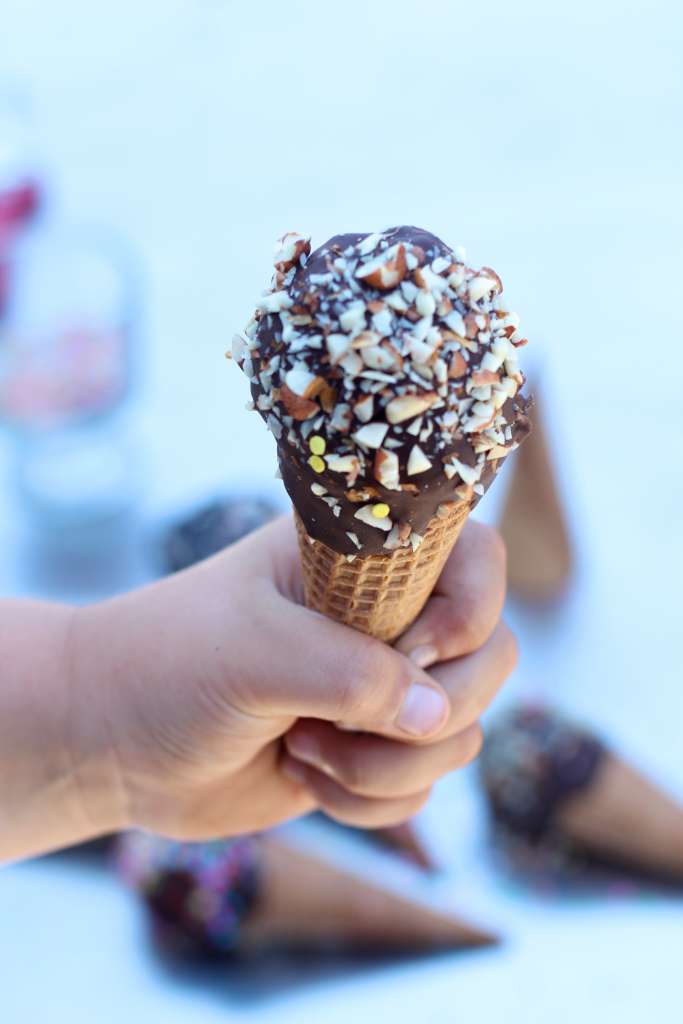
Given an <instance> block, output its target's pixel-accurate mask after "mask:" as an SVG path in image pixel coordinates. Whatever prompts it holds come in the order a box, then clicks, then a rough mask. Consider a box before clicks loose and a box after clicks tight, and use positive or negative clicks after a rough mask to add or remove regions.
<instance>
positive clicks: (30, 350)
mask: <svg viewBox="0 0 683 1024" xmlns="http://www.w3.org/2000/svg"><path fill="white" fill-rule="evenodd" d="M124 351H125V341H124V339H123V337H122V336H121V334H120V333H117V332H116V331H114V330H109V331H106V330H101V329H99V328H98V327H96V326H93V325H90V324H87V323H85V324H83V325H80V326H79V325H77V324H74V325H73V326H65V327H63V328H60V329H58V331H57V332H56V333H55V335H54V336H53V337H52V338H45V339H37V343H36V344H25V339H22V340H21V341H15V340H14V339H13V338H12V337H11V336H10V338H9V340H8V342H7V344H6V346H5V351H4V360H5V361H6V362H7V363H9V364H11V365H12V369H11V372H9V373H8V374H7V375H6V376H5V377H4V378H2V379H0V410H1V411H2V415H3V417H4V418H6V419H8V420H11V421H12V422H13V424H14V425H15V426H21V425H22V424H25V425H27V426H30V427H32V428H35V427H40V428H41V429H49V428H51V427H56V426H59V425H60V424H61V423H62V422H64V421H66V420H71V419H74V418H78V419H80V418H82V417H86V416H88V415H92V414H94V413H97V412H100V411H103V410H106V409H108V408H111V407H112V406H114V405H116V404H117V403H118V402H119V401H120V400H121V399H122V398H123V396H124V394H125V387H126V366H125V359H124V355H123V353H124Z"/></svg>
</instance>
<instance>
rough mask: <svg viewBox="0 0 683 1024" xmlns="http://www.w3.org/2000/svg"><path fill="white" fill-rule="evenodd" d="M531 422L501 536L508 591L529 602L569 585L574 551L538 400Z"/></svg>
mask: <svg viewBox="0 0 683 1024" xmlns="http://www.w3.org/2000/svg"><path fill="white" fill-rule="evenodd" d="M531 421H532V424H533V431H532V433H531V435H530V437H529V438H528V440H527V442H526V444H524V445H522V447H521V450H520V451H519V452H518V453H517V457H516V459H515V462H514V469H513V471H512V480H511V482H510V487H509V490H508V493H507V496H506V500H505V505H504V507H503V513H502V517H501V520H500V532H501V533H502V535H503V539H504V540H505V543H506V546H507V551H508V583H509V585H510V588H511V589H512V590H513V591H514V592H515V593H517V594H519V596H520V597H523V598H525V599H526V600H529V601H547V600H550V599H552V598H553V597H556V596H557V595H558V594H560V593H561V592H562V590H563V589H564V587H565V586H566V585H567V582H568V580H569V577H570V575H571V572H572V552H571V544H570V540H569V532H568V529H567V523H566V517H565V512H564V509H563V507H562V502H561V499H560V495H559V491H558V486H557V482H556V477H555V468H554V465H553V458H552V453H551V451H550V449H549V445H548V438H547V433H546V431H545V429H544V426H543V419H542V416H541V412H540V411H539V408H538V397H537V396H536V402H535V405H534V408H533V409H532V410H531Z"/></svg>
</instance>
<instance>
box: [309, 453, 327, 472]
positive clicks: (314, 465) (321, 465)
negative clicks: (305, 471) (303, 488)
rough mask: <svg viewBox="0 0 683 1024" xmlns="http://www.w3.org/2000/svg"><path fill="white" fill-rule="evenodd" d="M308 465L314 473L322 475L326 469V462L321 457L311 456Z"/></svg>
mask: <svg viewBox="0 0 683 1024" xmlns="http://www.w3.org/2000/svg"><path fill="white" fill-rule="evenodd" d="M308 465H309V466H310V467H311V469H312V470H313V472H314V473H322V471H323V470H324V469H325V460H324V459H321V458H320V456H319V455H311V457H310V459H309V460H308Z"/></svg>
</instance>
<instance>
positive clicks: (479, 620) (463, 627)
mask: <svg viewBox="0 0 683 1024" xmlns="http://www.w3.org/2000/svg"><path fill="white" fill-rule="evenodd" d="M449 604H450V605H451V610H450V617H451V629H452V631H453V633H457V635H458V636H459V638H460V642H461V645H462V647H463V650H465V651H468V652H473V651H477V650H479V648H480V647H481V646H482V644H483V643H485V642H486V639H487V636H488V629H487V623H486V622H485V621H484V619H483V617H482V616H481V615H480V614H478V611H477V608H476V607H475V606H474V604H470V605H469V606H468V607H467V608H466V609H460V610H458V608H457V607H456V606H455V603H454V602H449Z"/></svg>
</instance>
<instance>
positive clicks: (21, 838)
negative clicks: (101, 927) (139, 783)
mask: <svg viewBox="0 0 683 1024" xmlns="http://www.w3.org/2000/svg"><path fill="white" fill-rule="evenodd" d="M78 614H79V613H78V612H76V611H74V610H73V609H70V608H67V607H63V606H59V605H50V604H43V603H39V602H33V601H3V602H0V861H7V860H13V859H18V858H23V857H27V856H32V855H35V854H38V853H43V852H45V851H47V850H50V849H55V848H58V847H60V846H65V845H68V844H70V843H74V842H78V841H80V840H84V839H88V838H92V837H94V836H96V835H98V834H101V833H103V832H106V831H107V830H108V829H109V828H113V827H116V824H117V816H118V811H117V806H116V804H117V794H116V793H115V792H112V791H111V788H112V787H111V779H112V778H114V774H113V771H112V766H111V764H110V763H109V760H108V755H107V742H106V735H105V729H106V722H100V721H99V720H98V716H97V715H94V716H93V715H92V714H91V712H93V711H94V708H93V702H94V700H95V697H94V695H92V694H91V695H88V694H86V693H84V687H83V683H82V680H80V679H79V678H78V672H77V670H76V666H75V664H74V656H73V652H74V649H75V645H74V643H73V633H74V626H75V623H76V621H77V618H78ZM91 721H92V724H89V723H90V722H91Z"/></svg>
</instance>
